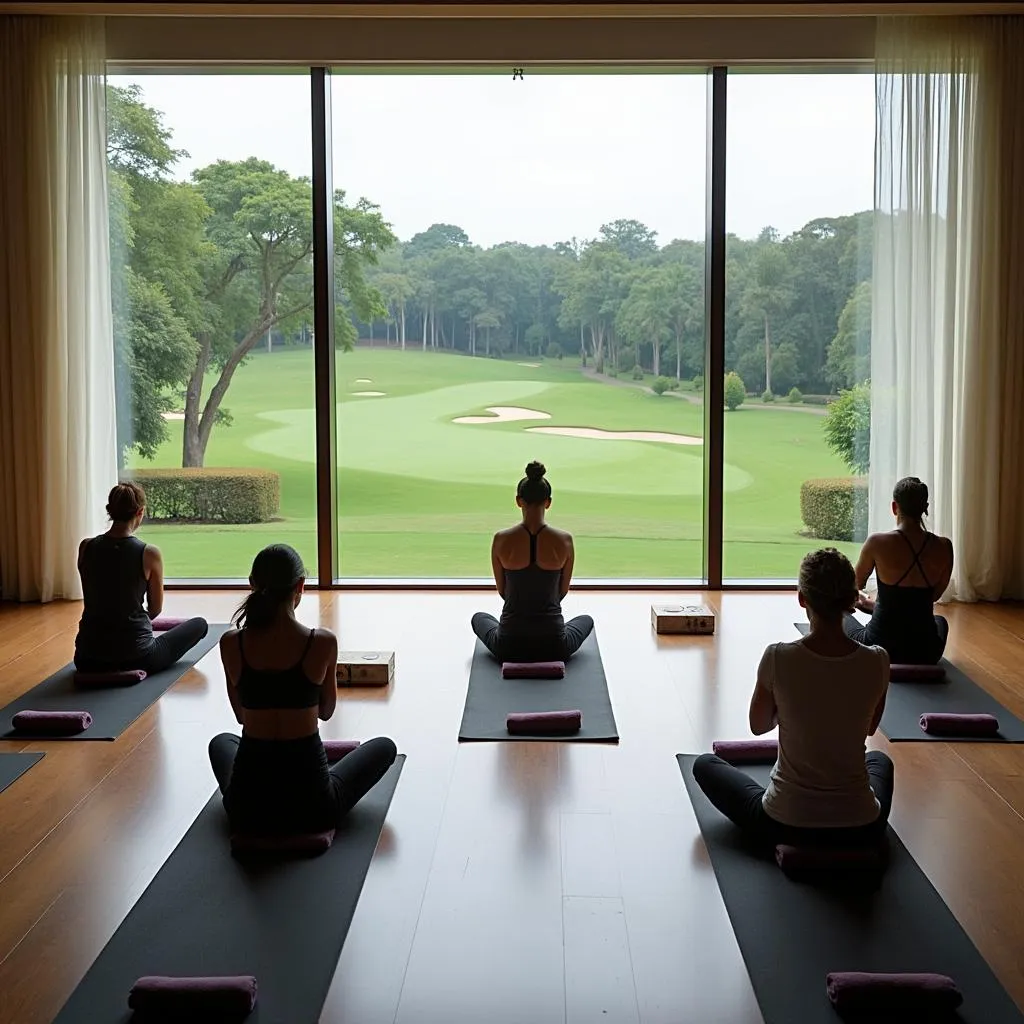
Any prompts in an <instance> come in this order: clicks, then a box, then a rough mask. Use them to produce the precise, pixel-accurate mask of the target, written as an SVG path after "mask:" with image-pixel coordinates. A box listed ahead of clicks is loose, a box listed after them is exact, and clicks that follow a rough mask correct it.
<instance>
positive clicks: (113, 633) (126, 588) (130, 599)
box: [75, 483, 209, 674]
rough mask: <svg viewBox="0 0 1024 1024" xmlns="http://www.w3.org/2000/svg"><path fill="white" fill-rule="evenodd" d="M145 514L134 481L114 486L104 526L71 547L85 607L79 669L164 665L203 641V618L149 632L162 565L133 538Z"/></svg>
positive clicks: (160, 602)
mask: <svg viewBox="0 0 1024 1024" xmlns="http://www.w3.org/2000/svg"><path fill="white" fill-rule="evenodd" d="M145 513H146V495H145V493H144V492H143V490H142V488H141V487H139V486H138V484H133V483H124V484H118V485H117V486H116V487H115V488H114V489H113V490H112V491H111V492H110V495H109V496H108V498H107V515H108V516H109V517H110V529H109V530H107V532H106V533H101V534H100V535H99V536H98V537H87V538H86V539H85V540H83V541H82V543H81V544H80V545H79V548H78V574H79V576H81V578H82V593H83V596H84V598H85V609H84V611H83V612H82V619H81V622H80V623H79V624H78V636H77V637H76V638H75V668H77V669H78V670H79V671H80V672H116V671H121V670H124V669H135V668H138V669H142V670H143V671H145V672H148V673H150V674H152V673H154V672H162V671H163V670H164V669H166V668H170V666H171V665H173V664H174V663H175V662H176V661H177V660H178V659H179V658H181V657H182V656H183V655H184V654H186V653H187V652H188V651H189V650H191V649H192V648H193V647H195V645H196V644H197V643H199V641H200V640H202V639H203V637H204V636H206V634H207V632H208V631H209V627H208V626H207V624H206V619H199V618H195V619H188V620H186V621H185V622H183V623H181V624H180V625H178V626H175V627H174V628H173V629H169V630H167V632H165V633H161V634H160V635H159V636H154V634H153V622H152V620H153V619H155V618H156V617H157V616H158V615H159V614H160V612H161V611H162V610H163V606H164V563H163V558H162V557H161V555H160V549H159V548H156V547H154V546H153V545H152V544H146V543H145V542H143V541H141V540H139V539H138V538H137V537H136V536H135V535H134V534H135V531H136V530H137V529H138V528H139V526H140V524H141V523H142V519H143V516H144V515H145Z"/></svg>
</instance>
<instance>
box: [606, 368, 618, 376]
mask: <svg viewBox="0 0 1024 1024" xmlns="http://www.w3.org/2000/svg"><path fill="white" fill-rule="evenodd" d="M618 375H619V371H618V370H616V369H615V368H614V367H613V368H612V369H611V370H606V371H605V376H606V377H618Z"/></svg>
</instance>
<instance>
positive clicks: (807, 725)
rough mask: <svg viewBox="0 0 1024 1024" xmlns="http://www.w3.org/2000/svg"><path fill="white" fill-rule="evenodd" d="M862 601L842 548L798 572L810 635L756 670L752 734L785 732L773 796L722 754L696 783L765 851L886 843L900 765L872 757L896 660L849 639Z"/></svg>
mask: <svg viewBox="0 0 1024 1024" xmlns="http://www.w3.org/2000/svg"><path fill="white" fill-rule="evenodd" d="M856 598H857V588H856V586H855V585H854V574H853V566H852V565H851V564H850V562H849V560H848V559H847V558H846V556H845V555H843V554H841V553H840V552H839V551H836V550H835V549H834V548H825V549H824V550H822V551H815V552H813V553H812V554H809V555H807V556H806V558H804V560H803V562H802V563H801V565H800V584H799V600H800V604H801V606H802V607H803V608H805V609H806V610H807V618H808V620H809V621H810V624H811V631H810V634H809V635H808V636H806V637H804V638H802V639H801V640H797V641H795V642H793V643H778V644H772V645H770V646H769V647H768V649H767V650H766V651H765V652H764V656H763V657H762V658H761V664H760V666H759V667H758V670H757V684H756V685H755V687H754V695H753V698H752V699H751V701H750V730H751V732H753V733H754V735H756V736H760V735H761V734H763V733H766V732H768V731H770V730H771V729H773V728H774V727H775V726H776V725H778V727H779V755H778V760H777V762H776V764H775V767H774V768H772V771H771V779H770V781H769V783H768V787H767V788H765V787H763V786H761V785H760V784H759V783H757V782H756V781H754V779H752V778H751V777H750V776H749V775H747V774H745V773H744V772H742V771H740V770H739V769H738V768H734V767H733V766H732V765H729V764H726V762H725V761H723V760H722V759H721V758H719V757H716V756H715V755H714V754H701V756H700V757H698V758H697V759H696V760H695V761H694V763H693V777H694V779H695V781H696V782H697V785H698V786H700V788H701V789H702V790H703V791H704V794H705V795H706V796H707V798H708V799H709V800H710V801H711V802H712V803H713V804H714V805H715V807H717V808H718V809H719V810H720V811H721V812H722V813H723V814H724V815H725V816H726V817H727V818H729V819H730V820H731V821H733V822H734V823H735V824H736V825H738V826H739V827H740V829H742V830H743V832H745V833H746V834H747V835H748V837H749V838H750V839H751V840H752V841H753V842H754V843H755V844H757V845H759V846H764V847H767V848H773V847H775V846H776V845H778V844H780V843H788V844H793V845H804V846H807V845H816V846H823V845H860V844H871V843H874V842H877V841H880V840H881V839H882V837H883V835H884V832H885V827H886V823H887V821H888V818H889V808H890V806H891V804H892V789H893V767H892V761H890V760H889V758H888V757H887V756H886V755H885V754H883V753H882V752H881V751H877V750H872V751H869V752H868V753H867V755H865V752H864V741H865V739H866V738H867V737H868V736H871V735H873V734H874V732H875V729H876V728H877V727H878V723H879V721H880V720H881V717H882V711H883V710H884V708H885V693H886V688H887V687H888V685H889V658H888V655H886V653H885V651H884V650H882V648H880V647H864V646H862V645H861V644H859V643H856V642H855V641H853V640H851V639H850V638H849V637H848V636H847V635H846V634H845V633H844V631H843V615H844V613H845V612H847V611H849V610H850V609H851V608H852V607H853V604H854V601H855V600H856Z"/></svg>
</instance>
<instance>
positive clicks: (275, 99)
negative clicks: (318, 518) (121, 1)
mask: <svg viewBox="0 0 1024 1024" xmlns="http://www.w3.org/2000/svg"><path fill="white" fill-rule="evenodd" d="M310 140H311V135H310V113H309V79H308V76H306V75H301V74H298V75H293V74H288V75H283V74H273V75H250V74H245V75H241V74H239V75H163V74H147V75H143V76H139V77H129V76H125V75H117V74H111V75H110V76H109V78H108V165H109V168H108V173H109V184H110V195H111V269H112V290H113V298H114V312H115V317H114V320H115V345H116V349H117V401H118V410H117V411H118V430H119V441H120V444H119V447H120V450H121V456H122V460H123V465H124V475H125V476H128V477H134V478H136V479H137V480H138V481H139V482H140V483H142V484H143V486H144V488H145V490H146V492H147V497H148V500H147V519H146V521H145V522H144V524H143V527H142V530H141V536H142V537H143V539H145V540H146V541H148V542H151V543H154V544H157V545H158V546H159V547H160V548H161V549H162V551H163V556H164V562H165V570H166V573H167V575H168V577H172V578H217V577H243V578H244V577H247V576H248V575H249V568H250V565H251V563H252V559H253V556H254V555H255V554H256V552H257V551H258V550H259V549H260V548H261V547H262V546H263V545H265V544H268V543H271V542H273V541H284V542H287V543H290V544H292V545H293V546H294V547H295V548H296V549H297V550H298V551H299V553H300V554H301V555H302V557H303V559H304V560H305V561H306V564H307V567H308V568H309V569H310V570H311V571H312V572H314V573H315V567H316V526H315V457H314V451H315V445H314V433H313V354H312V347H311V346H312V330H311V324H312V276H311V258H312V225H311V220H312V217H311V201H312V196H311V187H310V180H309V179H310V173H311V155H310V153H311V149H310Z"/></svg>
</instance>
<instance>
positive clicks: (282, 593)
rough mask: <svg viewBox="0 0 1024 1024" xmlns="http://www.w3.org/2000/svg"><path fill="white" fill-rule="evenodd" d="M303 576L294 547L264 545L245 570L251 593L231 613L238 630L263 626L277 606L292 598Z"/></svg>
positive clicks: (278, 607)
mask: <svg viewBox="0 0 1024 1024" xmlns="http://www.w3.org/2000/svg"><path fill="white" fill-rule="evenodd" d="M305 577H306V569H305V567H304V566H303V564H302V559H301V558H300V557H299V553H298V552H297V551H296V550H295V548H293V547H289V546H288V545H287V544H271V545H270V546H269V547H265V548H264V549H263V550H262V551H261V552H260V553H259V554H258V555H257V556H256V557H255V558H254V559H253V563H252V572H250V573H249V583H250V585H251V586H252V592H251V593H250V594H249V596H248V597H247V598H246V599H245V600H244V601H243V602H242V604H241V606H240V607H239V609H238V611H237V612H235V618H234V623H235V625H236V626H237V627H238V628H239V629H256V630H259V629H266V628H267V626H269V625H271V623H273V621H274V619H276V618H277V614H278V611H279V610H280V608H281V606H282V605H284V604H287V603H288V602H289V601H291V600H292V598H293V596H294V594H295V588H296V587H297V586H298V585H299V583H300V581H301V580H303V579H305Z"/></svg>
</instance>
